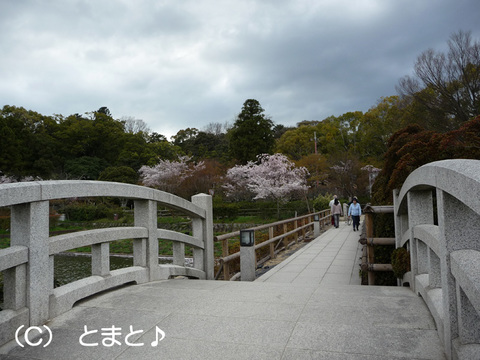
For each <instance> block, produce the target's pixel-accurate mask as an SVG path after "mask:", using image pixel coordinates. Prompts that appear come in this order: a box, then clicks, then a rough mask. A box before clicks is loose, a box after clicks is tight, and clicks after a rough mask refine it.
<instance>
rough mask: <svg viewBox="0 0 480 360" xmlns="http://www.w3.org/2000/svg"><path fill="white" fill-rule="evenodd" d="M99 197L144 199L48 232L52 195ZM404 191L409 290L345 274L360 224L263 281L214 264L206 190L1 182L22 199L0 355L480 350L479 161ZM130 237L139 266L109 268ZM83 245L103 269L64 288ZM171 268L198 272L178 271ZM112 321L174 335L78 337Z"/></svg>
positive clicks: (400, 206) (3, 195)
mask: <svg viewBox="0 0 480 360" xmlns="http://www.w3.org/2000/svg"><path fill="white" fill-rule="evenodd" d="M94 196H109V197H122V198H131V199H134V200H135V226H133V227H130V228H111V229H101V230H93V231H84V232H79V233H73V234H67V235H59V236H55V237H50V236H49V230H48V214H49V201H50V200H54V199H64V198H76V197H94ZM394 201H395V204H394V208H395V213H394V216H395V231H396V246H397V247H406V248H407V249H408V250H409V251H410V254H411V271H410V272H409V273H407V274H405V276H404V278H403V279H402V281H403V285H404V286H403V287H380V286H375V287H365V286H363V287H362V286H360V285H352V283H351V282H349V281H348V280H350V279H353V278H354V274H355V272H358V266H357V262H358V253H357V252H356V248H357V246H358V238H356V237H358V235H355V236H354V234H356V233H354V232H353V231H350V229H349V227H347V225H345V224H342V226H341V228H340V229H331V230H328V231H327V232H326V233H325V234H322V235H321V236H320V237H319V238H317V239H316V240H314V241H312V242H311V243H310V244H308V245H307V246H306V247H305V248H303V249H302V250H300V251H299V252H298V253H296V254H295V255H294V256H292V257H291V258H289V259H288V260H286V261H284V262H283V263H281V264H280V265H277V267H276V268H274V269H273V270H271V272H267V273H266V274H265V275H264V276H262V277H261V278H260V279H258V280H257V281H254V282H252V283H245V282H242V283H238V282H226V281H208V280H209V279H212V278H213V263H214V258H213V233H212V205H211V198H210V197H209V196H208V195H203V194H201V195H197V196H194V197H193V198H192V202H188V201H186V200H183V199H181V198H178V197H175V196H173V195H171V194H167V193H164V192H160V191H156V190H152V189H149V188H145V187H140V186H134V185H126V184H118V183H102V182H86V181H46V182H33V183H18V184H5V185H0V206H10V207H11V209H12V211H11V214H12V221H11V246H10V247H9V248H7V249H3V250H0V270H1V271H2V272H3V277H4V303H5V310H4V311H2V312H0V346H1V345H2V344H4V345H3V347H1V348H0V354H2V353H3V354H4V355H0V359H2V360H4V359H5V360H10V359H12V360H13V359H22V358H38V359H51V358H66V357H70V356H71V355H74V356H73V357H75V358H79V359H80V358H85V359H87V358H88V359H90V358H92V356H93V357H97V358H100V357H101V358H106V359H130V358H151V357H154V356H163V355H164V356H166V357H168V358H206V357H208V358H219V359H220V358H222V359H224V358H235V359H247V358H252V357H257V358H263V357H264V358H278V359H298V358H308V359H310V358H322V359H323V358H325V359H377V360H379V359H384V358H390V359H410V358H418V359H441V358H442V357H443V356H445V357H446V358H447V359H469V360H470V359H479V358H480V315H479V314H480V267H479V266H480V265H479V264H480V161H475V160H449V161H440V162H435V163H431V164H428V165H425V166H423V167H421V168H419V169H417V170H416V171H414V172H413V173H412V174H411V175H410V176H409V177H408V179H407V180H406V182H405V184H404V186H403V187H402V189H401V190H400V191H397V192H395V194H394ZM157 204H161V205H162V206H168V207H173V208H175V209H178V210H181V211H183V212H185V213H186V214H188V215H189V216H191V217H192V219H193V220H192V221H193V225H192V226H193V235H192V236H188V235H185V234H180V233H175V232H172V231H166V230H161V229H158V228H157V223H156V221H157V220H156V219H157V216H156V215H157V213H156V210H157ZM124 238H131V239H134V264H133V266H132V267H130V268H127V269H121V270H116V271H110V267H109V248H108V245H109V242H111V241H114V240H117V239H124ZM158 238H163V239H170V240H172V241H173V250H174V261H173V264H172V265H159V264H158V242H157V239H158ZM85 245H91V246H92V275H91V276H90V277H88V278H85V279H82V280H79V281H75V282H73V283H70V284H67V285H65V286H61V287H58V288H54V287H53V261H54V259H53V255H54V254H56V253H59V252H62V251H65V250H69V249H74V248H76V247H80V246H85ZM185 245H188V246H191V247H193V253H194V267H193V268H187V267H185V266H184V263H185V262H184V260H185ZM173 275H186V276H187V277H189V278H197V279H199V280H196V281H193V280H167V279H169V278H170V277H172V276H173ZM345 279H346V280H347V282H346V283H345V282H343V281H344V280H345ZM132 283H133V284H137V285H135V286H129V287H126V288H125V287H123V288H121V289H116V288H117V287H118V286H120V285H122V284H132ZM407 285H408V286H409V287H410V288H408V287H407ZM109 289H110V290H111V291H109V292H106V293H105V291H106V290H109ZM113 289H115V290H113ZM417 294H418V295H421V297H419V296H417ZM92 295H95V296H93V297H92ZM87 297H90V298H89V299H90V300H86V302H83V303H78V301H80V300H82V299H84V298H87ZM76 303H77V304H80V305H79V306H75V307H73V306H74V304H76ZM72 307H73V309H72ZM115 319H116V320H115ZM103 320H105V321H107V322H108V323H109V324H103V322H102V321H103ZM115 321H117V322H119V323H122V324H123V325H125V327H127V324H129V322H136V323H137V324H141V326H145V327H146V328H148V329H150V330H149V331H148V332H146V333H145V336H143V337H141V335H138V336H137V333H139V331H137V332H135V331H134V330H135V329H133V328H132V327H131V325H132V324H130V330H131V333H130V334H129V336H130V335H135V336H133V337H134V338H135V340H137V341H140V340H142V339H144V338H146V337H149V336H155V335H156V336H157V339H158V334H159V330H158V325H160V326H161V327H163V328H164V330H165V333H166V334H167V337H168V340H165V341H166V342H165V343H164V346H163V347H162V348H161V349H158V348H154V347H153V345H154V343H155V341H154V342H152V347H149V346H147V345H149V344H150V343H149V342H148V343H147V342H146V341H142V345H143V343H145V344H147V345H145V346H144V347H142V348H140V347H138V348H137V347H134V345H129V346H131V347H130V348H129V347H128V346H127V345H126V344H122V346H120V345H119V346H114V347H112V348H107V346H106V345H105V344H104V345H105V346H104V347H103V348H102V347H101V346H100V347H98V348H95V349H93V348H81V347H80V346H79V344H78V339H79V338H82V333H83V336H85V334H89V333H88V331H87V329H86V327H87V326H86V324H84V325H85V328H83V327H82V326H81V324H83V323H86V322H89V324H97V325H98V326H100V324H103V325H102V326H105V325H109V326H111V327H112V331H114V329H113V325H119V324H113V323H114V322H115ZM110 322H111V323H110ZM48 325H50V326H51V327H52V328H53V331H54V334H55V337H56V338H58V339H60V340H58V339H57V341H56V343H55V344H53V343H52V345H51V346H50V347H45V348H43V347H38V348H34V349H23V348H21V346H22V345H17V344H16V342H15V340H13V339H14V338H15V336H16V335H17V336H19V335H20V333H21V332H22V331H25V329H26V328H28V327H34V326H37V328H34V330H33V331H37V332H40V333H41V335H42V337H43V338H42V339H44V342H42V341H43V340H42V339H40V340H39V341H38V344H40V343H42V344H45V342H46V338H45V336H46V334H45V332H43V331H42V329H43V328H42V326H48ZM156 325H157V326H156ZM139 326H140V325H139ZM20 327H21V329H20V330H18V329H19V328H20ZM17 330H18V331H17ZM31 335H32V334H30V336H31ZM79 335H80V336H79ZM62 336H63V337H62ZM19 337H20V338H21V336H19ZM133 337H132V338H130V340H132V339H133ZM72 338H73V339H75V338H76V340H77V341H76V342H75V341H73V340H72ZM24 341H25V340H24ZM34 342H35V341H34ZM20 343H21V342H20ZM125 343H127V338H125ZM23 344H25V343H23ZM129 344H130V343H129ZM157 345H158V343H157ZM92 351H93V352H92ZM7 354H8V355H7Z"/></svg>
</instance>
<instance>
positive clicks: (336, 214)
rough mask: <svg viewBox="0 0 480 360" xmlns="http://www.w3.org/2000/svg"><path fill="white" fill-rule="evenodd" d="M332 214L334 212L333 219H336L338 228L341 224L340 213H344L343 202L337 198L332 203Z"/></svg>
mask: <svg viewBox="0 0 480 360" xmlns="http://www.w3.org/2000/svg"><path fill="white" fill-rule="evenodd" d="M332 214H333V219H334V221H335V224H334V225H335V227H336V228H338V226H339V224H340V215H341V214H342V204H341V203H340V201H338V199H335V201H334V202H333V205H332Z"/></svg>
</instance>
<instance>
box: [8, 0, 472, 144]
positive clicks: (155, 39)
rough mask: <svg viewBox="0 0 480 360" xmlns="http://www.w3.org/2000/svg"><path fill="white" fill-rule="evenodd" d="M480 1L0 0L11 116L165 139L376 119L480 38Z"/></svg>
mask: <svg viewBox="0 0 480 360" xmlns="http://www.w3.org/2000/svg"><path fill="white" fill-rule="evenodd" d="M479 14H480V1H479V0H20V1H17V0H2V1H1V2H0V106H3V105H5V104H8V105H16V106H22V107H25V108H27V109H30V110H34V111H37V112H40V113H42V114H44V115H52V114H62V115H65V116H67V115H70V114H75V113H85V112H89V111H93V110H97V109H99V108H100V107H102V106H107V107H108V108H109V109H110V111H111V113H112V115H113V116H114V118H117V119H118V118H121V117H123V116H130V117H135V118H137V119H143V120H144V121H145V122H146V123H147V125H148V126H149V128H150V129H151V130H152V131H156V132H159V133H161V134H163V135H165V136H167V137H170V136H171V135H174V134H176V133H177V131H178V130H180V129H185V128H187V127H196V128H198V129H200V130H201V129H202V128H204V127H205V126H206V125H207V124H209V123H222V124H223V123H225V122H230V123H233V121H234V119H235V116H236V115H237V114H238V113H239V112H240V110H241V108H242V105H243V103H244V101H245V100H246V99H256V100H258V101H259V102H260V104H261V105H262V107H263V108H264V109H265V113H266V114H267V115H269V116H270V117H271V118H272V120H273V121H274V123H276V124H282V125H286V126H291V125H295V124H296V123H297V122H299V121H302V120H322V119H324V118H326V117H328V116H330V115H334V116H338V115H341V114H344V113H346V112H348V111H356V110H359V111H367V110H368V109H369V108H370V107H373V106H375V104H376V103H377V101H378V100H379V99H380V98H381V97H385V96H390V95H395V94H396V90H395V86H396V85H397V83H398V80H399V79H400V78H401V77H403V76H405V75H411V74H412V71H413V64H414V61H415V59H416V57H417V56H418V55H419V54H420V53H421V52H422V51H424V50H426V49H428V48H433V49H435V50H439V51H444V50H445V49H446V47H447V40H448V38H449V37H450V35H451V34H452V33H454V32H457V31H459V30H464V31H471V32H472V36H473V38H474V39H477V40H480V23H479V21H478V16H479Z"/></svg>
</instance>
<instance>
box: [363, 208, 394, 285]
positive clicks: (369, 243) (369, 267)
mask: <svg viewBox="0 0 480 360" xmlns="http://www.w3.org/2000/svg"><path fill="white" fill-rule="evenodd" d="M363 213H364V214H365V226H364V227H363V228H362V234H361V236H360V240H359V242H360V244H362V245H363V249H362V264H361V269H362V271H364V272H367V275H368V285H375V272H377V271H393V268H392V264H376V263H375V245H392V246H394V245H395V238H375V237H373V235H374V232H373V216H374V214H393V206H371V205H370V204H367V205H366V206H365V207H364V208H363Z"/></svg>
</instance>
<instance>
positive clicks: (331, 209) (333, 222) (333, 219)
mask: <svg viewBox="0 0 480 360" xmlns="http://www.w3.org/2000/svg"><path fill="white" fill-rule="evenodd" d="M335 200H337V195H333V199H332V200H330V202H329V203H328V206H329V207H330V214H331V215H332V225H334V226H335V216H333V203H334V202H335Z"/></svg>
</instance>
